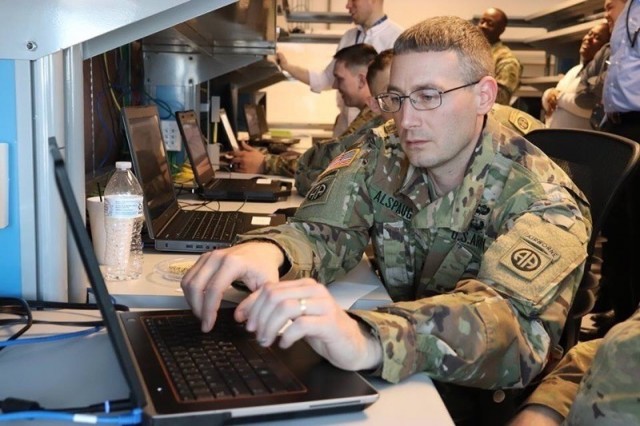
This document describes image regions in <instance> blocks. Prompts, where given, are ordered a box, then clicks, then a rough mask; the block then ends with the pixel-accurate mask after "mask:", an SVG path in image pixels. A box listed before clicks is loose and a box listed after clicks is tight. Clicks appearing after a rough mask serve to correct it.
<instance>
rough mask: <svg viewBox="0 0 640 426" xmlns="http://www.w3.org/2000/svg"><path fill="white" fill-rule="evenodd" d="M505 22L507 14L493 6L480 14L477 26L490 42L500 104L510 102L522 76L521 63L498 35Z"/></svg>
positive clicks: (502, 30) (497, 99)
mask: <svg viewBox="0 0 640 426" xmlns="http://www.w3.org/2000/svg"><path fill="white" fill-rule="evenodd" d="M507 24H508V18H507V15H506V14H505V13H504V12H503V11H502V10H500V9H497V8H495V7H492V8H489V9H487V10H486V11H485V12H484V13H483V14H482V18H481V19H480V22H479V24H478V27H479V28H480V30H481V31H482V33H483V34H484V36H485V37H486V38H487V40H488V41H489V43H490V44H491V54H492V55H493V61H494V64H495V76H496V81H497V82H498V97H497V98H496V103H499V104H502V105H510V104H511V97H512V96H513V94H514V93H515V91H516V90H517V89H518V87H519V86H520V77H521V76H522V64H520V61H518V58H516V56H515V55H514V54H513V52H512V51H511V49H509V48H508V47H507V46H505V44H504V43H502V41H501V40H500V36H501V35H502V33H503V32H504V30H505V29H506V28H507Z"/></svg>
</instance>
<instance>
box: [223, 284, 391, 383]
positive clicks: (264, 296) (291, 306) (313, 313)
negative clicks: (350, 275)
mask: <svg viewBox="0 0 640 426" xmlns="http://www.w3.org/2000/svg"><path fill="white" fill-rule="evenodd" d="M235 319H236V320H237V321H239V322H243V321H246V322H247V324H246V328H247V330H248V331H252V332H255V333H256V339H257V340H258V343H260V344H261V345H262V346H270V345H271V344H273V342H275V340H276V338H277V337H278V335H280V343H279V344H280V347H282V348H288V347H290V346H291V345H292V344H293V343H294V342H296V341H297V340H300V339H305V340H306V341H307V343H309V345H311V347H312V348H313V349H314V350H315V351H316V352H317V353H318V354H320V355H321V356H323V357H324V358H326V359H327V360H328V361H329V362H331V363H332V364H333V365H335V366H336V367H339V368H343V369H345V370H365V369H373V368H376V367H378V366H379V364H380V363H381V362H382V347H381V346H380V342H379V341H378V339H377V338H375V337H374V336H372V334H371V333H370V331H369V329H368V328H367V326H366V325H361V324H360V323H359V322H358V321H356V320H354V319H353V318H351V317H350V316H349V315H348V314H347V313H346V312H345V311H344V310H343V309H342V308H341V307H340V305H338V303H337V302H336V300H335V299H334V298H333V296H332V295H331V294H330V293H329V290H327V288H326V286H324V285H322V284H318V283H317V282H316V281H315V280H313V279H311V278H303V279H299V280H293V281H280V282H269V283H267V284H265V285H263V286H262V287H260V289H258V290H256V291H254V292H253V293H252V294H250V295H249V296H247V298H246V299H244V300H243V301H242V302H241V303H240V304H239V305H238V307H237V308H236V311H235ZM285 326H286V327H285Z"/></svg>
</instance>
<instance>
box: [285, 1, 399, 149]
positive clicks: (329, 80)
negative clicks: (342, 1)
mask: <svg viewBox="0 0 640 426" xmlns="http://www.w3.org/2000/svg"><path fill="white" fill-rule="evenodd" d="M346 8H347V10H348V11H349V14H350V15H351V19H352V20H353V23H354V24H355V27H353V28H351V29H349V30H347V32H345V33H344V34H343V36H342V37H341V38H340V41H339V42H338V47H337V49H336V50H340V49H342V48H344V47H346V46H351V45H353V44H358V43H367V44H370V45H371V46H373V47H374V49H376V51H378V52H382V51H383V50H385V49H390V48H391V47H393V42H394V41H395V40H396V38H397V37H398V35H400V33H401V32H402V28H401V27H400V26H399V25H398V24H396V23H394V22H393V21H391V20H390V19H389V18H388V17H387V15H386V14H385V13H384V0H347V5H346ZM277 60H278V64H279V65H280V67H281V68H282V69H283V70H284V71H286V72H288V73H289V74H291V76H292V77H293V78H295V79H296V80H298V81H301V82H303V83H305V84H308V85H309V87H310V88H311V90H312V91H313V92H316V93H320V92H321V91H323V90H329V89H331V88H333V82H334V76H333V68H334V61H333V60H332V61H331V62H330V63H329V64H327V66H326V67H325V68H324V69H323V70H322V71H312V70H309V69H307V68H305V67H304V66H302V65H296V64H292V63H290V62H289V61H288V60H287V58H286V56H285V55H284V54H283V53H282V52H280V51H279V52H277ZM337 96H338V108H339V109H340V112H339V114H338V117H337V118H336V122H335V125H334V129H333V136H334V137H338V136H340V135H342V134H343V133H344V132H345V130H346V129H347V127H348V126H349V124H351V122H352V121H353V120H354V119H355V118H356V116H357V115H358V113H359V111H358V109H357V108H349V107H348V106H346V105H344V103H343V102H342V99H341V98H340V95H339V94H338V95H337Z"/></svg>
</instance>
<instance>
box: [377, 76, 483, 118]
mask: <svg viewBox="0 0 640 426" xmlns="http://www.w3.org/2000/svg"><path fill="white" fill-rule="evenodd" d="M480 81H481V80H477V81H474V82H472V83H467V84H463V85H462V86H458V87H454V88H453V89H448V90H438V89H433V88H427V89H418V90H414V91H413V92H411V93H409V94H408V95H398V94H397V93H389V92H386V93H380V94H379V95H377V96H376V97H375V99H376V101H377V102H378V106H380V109H381V110H383V111H384V112H390V113H394V112H398V111H400V110H401V109H402V104H403V103H404V100H405V99H409V103H410V104H411V106H412V107H413V109H415V110H416V111H431V110H432V109H436V108H438V107H440V106H442V95H444V94H445V93H449V92H453V91H454V90H460V89H464V88H465V87H470V86H473V85H475V84H478V83H480ZM425 90H433V91H434V93H437V94H438V99H439V102H438V105H436V106H434V107H433V108H424V109H423V108H418V107H417V106H416V102H415V101H414V100H413V99H412V98H411V95H413V94H414V93H418V92H423V91H425ZM391 96H393V97H396V98H398V108H397V109H394V110H393V111H390V110H389V109H386V108H385V106H384V105H383V104H384V102H383V101H382V98H384V97H391Z"/></svg>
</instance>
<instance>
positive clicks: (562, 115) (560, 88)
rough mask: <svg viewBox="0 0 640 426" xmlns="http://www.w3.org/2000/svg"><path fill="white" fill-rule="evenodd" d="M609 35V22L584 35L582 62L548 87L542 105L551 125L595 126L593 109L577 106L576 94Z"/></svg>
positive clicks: (568, 126)
mask: <svg viewBox="0 0 640 426" xmlns="http://www.w3.org/2000/svg"><path fill="white" fill-rule="evenodd" d="M609 36H610V30H609V24H608V23H607V22H601V23H599V24H597V25H596V26H594V27H593V28H591V30H589V32H588V33H587V34H585V35H584V37H582V43H581V44H580V63H579V64H578V65H576V66H574V67H573V68H571V69H570V70H569V71H568V72H567V73H566V74H565V75H564V76H563V77H562V79H561V80H560V81H559V82H558V84H557V85H556V87H554V88H549V89H547V90H545V92H544V94H543V95H542V108H543V109H544V111H545V117H546V119H545V122H546V124H547V127H549V128H574V129H591V124H590V120H589V119H590V118H591V112H592V108H582V107H580V106H579V105H577V104H576V94H577V92H578V87H579V85H580V79H581V78H582V74H583V72H584V71H585V68H586V67H587V66H588V65H589V63H590V62H591V60H592V59H593V57H594V56H595V54H596V53H597V52H598V51H599V50H600V48H602V46H604V44H605V43H608V42H609Z"/></svg>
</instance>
